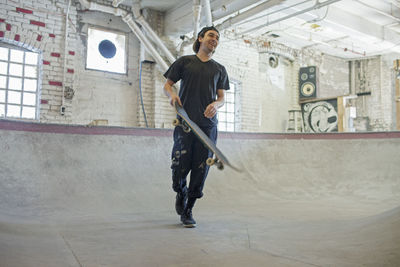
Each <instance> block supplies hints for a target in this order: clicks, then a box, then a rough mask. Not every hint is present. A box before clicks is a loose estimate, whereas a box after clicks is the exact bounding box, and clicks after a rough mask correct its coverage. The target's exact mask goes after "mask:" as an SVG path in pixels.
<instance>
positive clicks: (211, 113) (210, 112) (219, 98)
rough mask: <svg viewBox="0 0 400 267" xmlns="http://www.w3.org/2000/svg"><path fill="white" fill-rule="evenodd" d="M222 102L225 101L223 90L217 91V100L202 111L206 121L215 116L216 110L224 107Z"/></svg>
mask: <svg viewBox="0 0 400 267" xmlns="http://www.w3.org/2000/svg"><path fill="white" fill-rule="evenodd" d="M224 101H225V90H224V89H218V90H217V100H215V101H214V102H212V103H211V104H210V105H208V106H207V108H206V111H204V116H205V117H206V118H208V119H211V118H212V117H214V116H215V114H217V111H218V109H219V108H220V107H222V106H223V105H224Z"/></svg>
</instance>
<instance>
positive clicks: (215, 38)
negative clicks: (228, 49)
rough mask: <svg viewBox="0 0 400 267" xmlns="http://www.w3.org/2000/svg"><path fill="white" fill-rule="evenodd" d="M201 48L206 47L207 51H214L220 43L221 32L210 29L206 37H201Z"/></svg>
mask: <svg viewBox="0 0 400 267" xmlns="http://www.w3.org/2000/svg"><path fill="white" fill-rule="evenodd" d="M199 42H200V49H206V51H207V52H214V51H215V49H216V48H217V46H218V43H219V34H218V32H216V31H214V30H208V31H207V32H206V33H205V34H204V37H201V36H200V37H199Z"/></svg>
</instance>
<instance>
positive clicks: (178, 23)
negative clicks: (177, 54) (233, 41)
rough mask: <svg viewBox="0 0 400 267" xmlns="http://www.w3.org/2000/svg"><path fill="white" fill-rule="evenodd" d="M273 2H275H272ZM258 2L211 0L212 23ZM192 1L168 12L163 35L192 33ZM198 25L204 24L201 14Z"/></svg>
mask: <svg viewBox="0 0 400 267" xmlns="http://www.w3.org/2000/svg"><path fill="white" fill-rule="evenodd" d="M274 1H275V0H274ZM257 2H260V0H247V1H243V0H211V1H210V6H211V13H212V19H213V21H215V20H218V19H221V18H223V17H225V16H228V15H231V14H233V13H235V12H238V11H239V10H241V9H243V8H245V7H247V6H249V5H252V4H255V3H257ZM192 3H193V1H192V0H189V1H185V2H184V3H182V4H180V5H179V6H177V7H175V8H173V9H170V10H168V11H167V12H166V13H165V19H164V23H165V24H164V34H165V35H172V36H178V35H183V34H187V33H189V32H192V31H193V5H192ZM201 17H202V20H201V21H200V24H201V25H202V26H203V25H205V24H206V20H205V16H204V14H202V16H201Z"/></svg>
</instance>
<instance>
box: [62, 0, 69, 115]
mask: <svg viewBox="0 0 400 267" xmlns="http://www.w3.org/2000/svg"><path fill="white" fill-rule="evenodd" d="M70 7H71V0H69V1H68V7H67V13H66V15H65V36H64V62H63V63H64V66H63V81H62V95H61V108H60V114H61V115H64V114H65V107H64V104H65V103H64V93H65V72H66V70H67V50H68V46H67V44H68V17H69V9H70Z"/></svg>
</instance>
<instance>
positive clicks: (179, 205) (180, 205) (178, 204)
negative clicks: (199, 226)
mask: <svg viewBox="0 0 400 267" xmlns="http://www.w3.org/2000/svg"><path fill="white" fill-rule="evenodd" d="M186 201H187V192H183V193H177V194H176V201H175V210H176V213H178V215H182V213H183V211H184V210H185V208H186Z"/></svg>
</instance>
